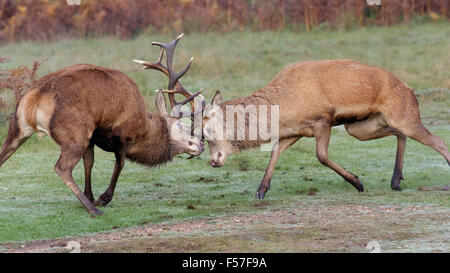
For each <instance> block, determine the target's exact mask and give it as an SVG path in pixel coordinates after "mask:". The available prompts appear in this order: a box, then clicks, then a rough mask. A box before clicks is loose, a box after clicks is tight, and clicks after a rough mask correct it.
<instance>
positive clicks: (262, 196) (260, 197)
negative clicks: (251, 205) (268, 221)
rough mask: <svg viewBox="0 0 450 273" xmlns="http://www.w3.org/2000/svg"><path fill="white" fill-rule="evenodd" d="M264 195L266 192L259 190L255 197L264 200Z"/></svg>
mask: <svg viewBox="0 0 450 273" xmlns="http://www.w3.org/2000/svg"><path fill="white" fill-rule="evenodd" d="M264 195H266V194H265V193H264V192H257V193H256V196H255V198H256V199H259V200H262V199H264Z"/></svg>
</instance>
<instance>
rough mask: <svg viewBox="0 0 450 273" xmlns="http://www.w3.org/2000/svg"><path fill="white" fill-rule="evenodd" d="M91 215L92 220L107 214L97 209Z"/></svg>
mask: <svg viewBox="0 0 450 273" xmlns="http://www.w3.org/2000/svg"><path fill="white" fill-rule="evenodd" d="M90 214H91V217H92V218H94V217H97V216H102V215H105V213H103V211H101V210H99V209H96V208H95V209H94V210H93V211H92V212H90Z"/></svg>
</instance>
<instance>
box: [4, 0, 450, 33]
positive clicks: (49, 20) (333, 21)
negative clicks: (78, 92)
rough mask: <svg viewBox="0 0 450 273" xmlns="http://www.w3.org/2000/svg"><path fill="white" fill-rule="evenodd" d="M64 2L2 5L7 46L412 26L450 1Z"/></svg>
mask: <svg viewBox="0 0 450 273" xmlns="http://www.w3.org/2000/svg"><path fill="white" fill-rule="evenodd" d="M381 2H382V5H381V6H369V5H368V4H367V1H365V0H335V1H326V0H314V1H313V0H267V1H256V0H246V1H230V0H168V1H161V0H145V1H144V0H95V1H94V0H82V1H81V3H82V4H81V5H80V6H69V5H68V4H67V3H66V1H63V0H33V1H30V0H2V1H0V41H3V42H5V41H17V40H23V39H33V40H52V39H55V38H57V37H92V36H103V35H114V36H118V37H121V38H123V39H127V38H130V37H132V36H133V35H136V34H138V33H140V32H143V31H147V32H150V33H168V32H177V33H180V32H192V31H201V32H205V31H232V30H244V29H247V28H249V29H252V30H284V29H290V30H294V31H302V30H305V31H311V30H314V29H315V28H317V27H326V28H329V29H334V28H339V29H347V28H351V27H356V26H363V25H383V26H389V25H393V24H398V23H409V22H410V21H411V20H413V19H414V18H415V17H417V16H423V17H426V18H430V19H431V20H439V19H446V18H449V16H450V9H449V7H448V6H449V1H448V0H398V1H397V0H382V1H381Z"/></svg>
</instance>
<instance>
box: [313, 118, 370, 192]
mask: <svg viewBox="0 0 450 273" xmlns="http://www.w3.org/2000/svg"><path fill="white" fill-rule="evenodd" d="M330 134H331V126H330V124H327V123H322V124H317V125H316V127H315V128H314V137H315V138H316V153H317V158H318V159H319V161H320V163H322V164H323V165H325V166H328V167H329V168H331V169H332V170H334V171H335V172H336V173H338V174H339V175H340V176H342V177H343V178H344V179H345V180H347V181H348V182H350V184H352V186H353V187H355V188H356V189H357V190H358V191H359V192H363V191H364V186H363V184H362V183H361V181H359V179H358V176H356V175H354V174H352V173H350V172H348V171H346V170H345V169H344V168H342V167H341V166H339V165H337V164H336V163H334V162H333V161H331V160H330V159H329V158H328V144H329V142H330Z"/></svg>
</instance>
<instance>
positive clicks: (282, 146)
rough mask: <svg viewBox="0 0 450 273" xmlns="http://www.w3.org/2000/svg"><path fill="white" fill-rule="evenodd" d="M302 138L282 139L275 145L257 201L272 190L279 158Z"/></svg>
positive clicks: (257, 193) (257, 194)
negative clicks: (271, 183) (271, 185)
mask: <svg viewBox="0 0 450 273" xmlns="http://www.w3.org/2000/svg"><path fill="white" fill-rule="evenodd" d="M299 139H300V137H291V138H284V139H280V140H279V141H278V142H276V143H275V144H274V145H273V148H272V154H271V156H270V161H269V165H268V166H267V169H266V173H265V174H264V178H263V180H262V181H261V184H260V185H259V188H258V191H257V192H256V198H257V199H264V195H265V194H266V192H267V191H268V190H269V189H270V181H271V180H272V174H273V171H274V169H275V165H276V164H277V161H278V158H279V157H280V155H281V153H282V152H283V151H284V150H286V149H287V148H288V147H289V146H291V145H292V144H294V143H295V142H296V141H297V140H299Z"/></svg>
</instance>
